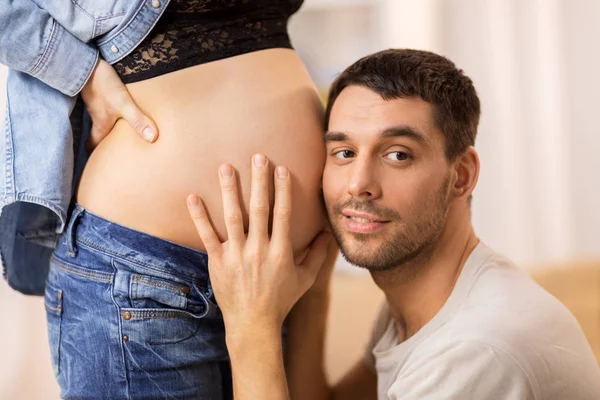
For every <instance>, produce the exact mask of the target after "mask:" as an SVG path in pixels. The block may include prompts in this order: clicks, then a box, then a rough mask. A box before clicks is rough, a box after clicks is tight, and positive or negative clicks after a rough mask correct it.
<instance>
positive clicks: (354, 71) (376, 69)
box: [325, 49, 481, 160]
mask: <svg viewBox="0 0 600 400" xmlns="http://www.w3.org/2000/svg"><path fill="white" fill-rule="evenodd" d="M353 85H357V86H363V87H366V88H368V89H371V90H372V91H374V92H376V93H378V94H379V95H380V96H381V97H382V98H383V99H384V100H391V99H397V98H407V97H413V96H418V97H420V98H422V99H423V100H425V101H427V102H429V103H430V104H432V106H433V117H434V121H435V124H436V125H437V127H438V129H440V131H441V132H442V133H443V134H444V137H445V141H446V156H447V157H448V159H449V160H454V159H455V158H456V157H457V156H458V155H459V154H461V153H462V152H464V151H465V150H466V149H467V148H468V147H469V146H472V145H474V144H475V135H476V134H477V125H478V124H479V115H480V113H481V110H480V104H479V98H478V97H477V92H476V91H475V88H474V87H473V82H472V81H471V79H469V77H467V76H466V75H465V74H464V73H463V71H462V70H460V69H457V68H456V66H455V65H454V63H453V62H452V61H450V60H448V59H447V58H445V57H442V56H440V55H438V54H435V53H431V52H429V51H421V50H410V49H390V50H384V51H380V52H378V53H375V54H371V55H369V56H366V57H363V58H361V59H360V60H358V61H357V62H355V63H354V64H352V65H351V66H350V67H348V68H347V69H346V70H345V71H344V72H342V73H341V74H340V76H338V77H337V79H336V80H335V81H334V82H333V84H332V85H331V88H330V90H329V99H328V104H327V109H326V114H325V123H326V127H327V126H329V117H330V115H331V108H332V107H333V104H334V103H335V100H336V99H337V97H338V96H339V95H340V93H341V92H342V90H344V88H346V87H348V86H353Z"/></svg>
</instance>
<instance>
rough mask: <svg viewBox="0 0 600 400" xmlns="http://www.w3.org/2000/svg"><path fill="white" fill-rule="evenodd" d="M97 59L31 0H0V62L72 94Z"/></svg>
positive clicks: (91, 49)
mask: <svg viewBox="0 0 600 400" xmlns="http://www.w3.org/2000/svg"><path fill="white" fill-rule="evenodd" d="M97 61H98V49H97V48H96V47H95V46H94V45H93V44H90V43H85V42H83V41H81V40H79V39H78V38H76V37H75V36H73V35H72V34H71V33H70V32H69V31H67V30H66V29H65V28H64V27H63V26H62V25H60V24H59V23H57V22H56V20H55V19H54V18H52V17H51V16H50V14H49V13H48V12H46V11H45V10H43V9H41V8H39V7H38V6H37V5H35V4H34V3H33V2H32V1H31V0H2V1H0V63H1V64H5V65H6V66H8V67H9V68H12V69H14V70H17V71H21V72H24V73H26V74H29V75H31V76H33V77H35V78H37V79H39V80H41V81H42V82H44V83H45V84H47V85H48V86H51V87H53V88H55V89H57V90H59V91H61V92H62V93H64V94H66V95H68V96H75V95H76V94H77V93H79V92H80V91H81V89H82V88H83V86H84V85H85V83H86V82H87V80H88V79H89V77H90V75H91V73H92V71H93V70H94V67H95V66H96V63H97Z"/></svg>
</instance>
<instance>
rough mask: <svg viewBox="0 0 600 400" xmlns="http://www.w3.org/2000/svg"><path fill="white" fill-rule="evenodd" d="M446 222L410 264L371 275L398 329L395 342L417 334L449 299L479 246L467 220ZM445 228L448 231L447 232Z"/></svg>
mask: <svg viewBox="0 0 600 400" xmlns="http://www.w3.org/2000/svg"><path fill="white" fill-rule="evenodd" d="M464 221H465V223H463V224H456V222H457V221H451V220H450V218H449V220H448V221H447V224H446V227H445V228H444V230H443V232H442V234H441V236H440V238H439V240H438V241H437V242H436V243H434V244H432V245H431V246H430V248H428V249H424V251H423V252H422V254H420V255H419V256H418V257H417V258H415V259H413V260H411V261H410V262H408V263H406V264H403V265H400V266H398V267H397V268H394V269H392V270H389V271H376V272H372V273H371V276H372V277H373V280H374V281H375V283H376V284H377V286H379V288H380V289H381V290H383V292H384V293H385V296H386V298H387V301H388V303H389V307H390V311H391V313H392V315H393V317H394V320H395V321H396V324H397V326H398V328H399V329H398V332H399V337H398V341H399V342H403V341H405V340H407V339H408V338H410V337H411V336H413V335H414V334H415V333H417V332H418V331H419V330H420V329H421V328H422V327H423V326H425V324H427V323H428V322H429V321H430V320H431V319H432V318H433V317H434V316H435V315H436V314H437V313H438V312H439V311H440V309H441V308H442V306H443V305H444V304H445V303H446V301H447V300H448V297H450V294H451V293H452V290H453V289H454V286H455V284H456V281H457V280H458V277H459V276H460V273H461V271H462V268H463V266H464V264H465V262H466V261H467V259H468V258H469V255H470V254H471V252H472V251H473V249H474V248H475V247H476V246H477V244H478V243H479V239H478V238H477V237H476V236H475V232H474V231H473V227H472V225H471V222H470V220H469V219H464ZM449 227H452V230H450V228H449Z"/></svg>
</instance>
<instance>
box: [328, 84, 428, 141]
mask: <svg viewBox="0 0 600 400" xmlns="http://www.w3.org/2000/svg"><path fill="white" fill-rule="evenodd" d="M328 130H329V132H337V133H344V134H346V135H347V136H348V137H349V138H352V137H355V136H362V135H365V134H366V135H369V136H371V135H377V136H378V137H380V138H382V139H383V138H386V137H391V136H409V137H411V136H415V137H413V138H415V139H419V138H418V137H416V136H421V137H422V138H421V139H425V140H422V142H428V141H431V140H434V137H432V136H434V135H435V134H436V133H437V132H436V129H435V125H434V123H433V113H432V107H431V104H429V103H428V102H426V101H424V100H423V99H421V98H419V97H409V98H397V99H390V100H385V99H383V98H382V97H381V96H380V95H379V94H378V93H376V92H374V91H372V90H370V89H367V88H364V87H360V86H349V87H347V88H345V89H344V90H343V91H342V92H341V93H340V95H339V96H338V98H337V99H336V100H335V103H334V104H333V107H332V109H331V115H330V119H329V129H328ZM402 130H406V131H413V132H414V133H415V134H416V135H402V134H400V135H394V133H398V131H402ZM400 133H402V132H400ZM408 133H410V132H408Z"/></svg>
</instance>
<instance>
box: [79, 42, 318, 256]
mask: <svg viewBox="0 0 600 400" xmlns="http://www.w3.org/2000/svg"><path fill="white" fill-rule="evenodd" d="M259 53H263V54H256V55H255V53H251V54H250V56H254V57H258V58H259V60H258V66H260V64H261V63H262V62H264V60H262V62H261V60H260V57H267V58H268V57H274V58H275V59H276V62H271V63H270V65H271V68H270V69H269V71H266V69H265V68H258V67H256V68H254V72H253V67H252V66H253V65H254V63H255V62H257V60H242V62H240V60H237V63H238V64H243V65H242V66H243V68H238V67H239V66H236V65H235V61H236V60H235V59H237V58H238V57H234V58H233V59H227V60H222V61H218V62H216V63H209V64H211V65H209V64H204V65H201V66H197V67H192V68H187V69H185V70H180V71H177V72H175V73H171V74H167V75H163V76H160V77H158V78H154V79H151V80H147V81H142V82H138V83H134V84H130V85H128V88H129V91H130V92H131V94H132V96H133V97H134V100H135V101H136V103H137V104H138V105H139V106H140V107H141V108H142V109H143V110H144V112H146V113H147V114H148V115H149V116H150V117H151V118H153V119H154V120H155V122H156V123H157V125H158V127H159V130H160V137H159V139H158V140H157V141H156V142H155V143H153V144H148V143H146V142H144V141H143V140H142V139H141V138H139V137H138V136H137V135H136V134H135V133H134V132H133V130H132V129H131V128H130V126H129V125H128V124H126V123H125V122H123V121H122V120H120V121H118V122H117V124H116V125H115V126H114V128H113V130H112V131H111V133H110V134H109V135H108V136H107V137H106V138H105V139H104V140H103V141H102V142H101V143H100V144H99V145H98V147H96V149H94V151H93V153H92V154H91V156H90V158H89V160H88V163H87V164H86V167H85V169H84V172H83V175H82V177H81V180H80V182H79V186H78V189H77V193H76V201H77V202H78V203H79V204H81V205H82V206H84V207H85V208H87V209H88V210H89V211H91V212H92V213H95V214H97V215H99V216H101V217H104V218H106V219H109V220H111V221H114V222H117V223H119V224H121V225H125V226H127V227H130V228H132V229H136V230H139V231H142V232H145V233H148V234H151V235H154V236H157V237H160V238H163V239H166V240H170V241H172V242H176V243H179V244H183V245H185V246H188V247H192V248H196V249H199V250H204V246H203V244H202V242H201V240H200V238H199V236H198V234H197V232H196V230H195V228H194V225H193V223H192V221H191V219H190V217H189V215H188V213H187V207H186V203H185V200H186V196H187V195H188V194H190V193H197V194H198V195H199V196H200V197H201V198H202V199H203V201H204V203H205V205H206V206H207V209H208V212H209V214H210V217H211V219H212V222H213V226H214V227H215V229H216V231H217V233H218V234H219V236H220V237H221V239H223V240H225V239H226V238H227V234H226V230H225V226H224V222H223V212H222V203H221V193H220V187H219V181H218V173H217V168H218V166H219V165H221V164H222V163H225V162H229V163H231V164H232V165H233V166H234V167H235V168H236V169H237V170H238V171H239V180H240V194H241V205H242V208H243V211H244V218H245V224H246V227H247V224H248V218H247V210H248V203H249V193H250V173H251V164H250V163H251V156H252V155H253V154H254V153H257V152H261V153H264V154H266V155H267V157H269V159H270V160H271V162H272V165H271V168H273V167H274V166H276V165H285V166H287V167H288V168H289V169H290V172H291V175H292V181H293V215H292V238H293V246H294V250H295V251H297V252H298V251H300V250H302V249H304V248H305V247H306V246H307V245H308V244H309V243H310V242H311V241H312V239H313V238H314V236H315V235H316V234H317V233H318V231H319V230H320V229H322V227H323V226H324V218H325V214H324V210H323V208H322V203H321V197H320V186H321V174H322V170H323V165H324V160H325V148H324V144H323V131H322V125H323V124H322V107H321V104H320V101H319V98H318V95H317V93H316V91H315V89H314V87H313V86H312V83H311V82H310V79H308V76H307V75H306V72H305V71H304V68H303V67H302V65H301V64H300V63H299V60H297V58H296V56H295V54H294V53H293V52H291V51H289V50H269V51H266V52H259ZM264 53H268V54H266V55H265V54H264ZM240 57H243V56H240ZM286 59H287V60H286ZM232 60H233V61H234V62H232ZM219 63H225V64H227V63H229V64H230V65H229V69H228V65H222V66H221V67H220V68H219V70H218V71H217V70H215V66H216V64H219ZM286 63H288V64H290V65H287V67H286V68H277V67H278V66H280V65H281V64H286ZM232 64H233V66H232ZM273 65H275V68H272V67H273ZM231 69H233V70H234V71H237V73H231ZM274 70H275V73H274ZM240 71H243V72H240ZM277 71H280V72H279V74H278V73H277ZM215 75H218V76H219V77H220V79H216V78H217V77H216V76H215ZM250 77H251V79H250ZM271 200H272V199H271Z"/></svg>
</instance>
